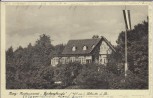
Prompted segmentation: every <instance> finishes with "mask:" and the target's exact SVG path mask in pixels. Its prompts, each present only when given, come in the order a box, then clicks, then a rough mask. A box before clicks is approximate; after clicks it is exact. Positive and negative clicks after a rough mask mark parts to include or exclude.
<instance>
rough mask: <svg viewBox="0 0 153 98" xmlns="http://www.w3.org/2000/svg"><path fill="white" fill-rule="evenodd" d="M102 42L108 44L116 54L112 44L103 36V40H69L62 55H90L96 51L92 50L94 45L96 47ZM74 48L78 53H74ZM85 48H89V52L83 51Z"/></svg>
mask: <svg viewBox="0 0 153 98" xmlns="http://www.w3.org/2000/svg"><path fill="white" fill-rule="evenodd" d="M101 40H104V41H105V42H106V43H107V45H108V46H109V47H110V48H111V49H112V50H113V51H114V52H116V51H115V49H114V47H113V46H112V44H111V43H110V42H109V41H108V40H107V39H106V38H105V37H103V36H102V37H101V38H93V39H79V40H69V41H68V43H67V45H66V46H65V48H64V50H63V52H62V55H71V54H72V55H78V54H89V53H91V52H92V50H93V49H94V48H92V47H93V45H94V46H96V45H97V44H98V43H99V42H100V41H101ZM74 46H75V47H76V51H72V48H73V47H74ZM84 46H87V50H83V47H84Z"/></svg>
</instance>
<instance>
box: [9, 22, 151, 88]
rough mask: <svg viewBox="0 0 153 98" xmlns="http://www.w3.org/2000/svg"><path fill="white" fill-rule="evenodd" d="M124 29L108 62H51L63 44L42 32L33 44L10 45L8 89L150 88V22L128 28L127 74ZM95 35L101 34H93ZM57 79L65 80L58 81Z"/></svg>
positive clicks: (60, 50) (61, 49) (60, 51)
mask: <svg viewBox="0 0 153 98" xmlns="http://www.w3.org/2000/svg"><path fill="white" fill-rule="evenodd" d="M124 35H125V32H124V31H123V32H121V33H120V34H119V36H118V39H117V46H116V47H115V50H116V52H113V53H112V54H111V55H109V58H108V59H109V60H108V61H109V62H108V64H107V66H104V65H100V64H95V63H91V64H80V63H79V62H70V63H68V64H59V65H57V66H56V67H52V66H50V65H51V64H50V60H51V58H52V57H53V56H54V55H60V54H61V53H62V51H63V49H64V47H65V46H64V45H63V44H59V45H56V46H53V45H52V44H51V39H50V37H49V36H47V35H45V34H43V35H41V36H40V38H39V39H38V40H37V41H36V43H35V44H34V45H33V46H32V45H31V43H29V45H28V46H27V47H25V48H23V47H21V46H19V47H18V48H17V49H16V50H13V48H12V47H10V48H9V49H8V50H7V51H6V83H7V85H6V88H8V89H51V88H69V89H79V88H83V89H91V88H93V89H106V88H109V89H146V88H148V23H147V22H145V21H144V22H143V23H141V24H138V25H136V26H135V27H134V29H133V30H130V31H128V32H127V39H128V40H127V45H128V68H129V70H128V72H127V73H128V75H127V77H126V78H125V76H124V63H125V59H124V58H125V55H124V54H125V53H124V51H125V47H124V46H125V38H124V37H125V36H124ZM93 38H98V36H97V35H94V36H93ZM55 81H62V84H60V85H56V84H55V83H54V82H55Z"/></svg>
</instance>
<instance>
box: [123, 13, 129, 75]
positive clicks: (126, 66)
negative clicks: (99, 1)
mask: <svg viewBox="0 0 153 98" xmlns="http://www.w3.org/2000/svg"><path fill="white" fill-rule="evenodd" d="M123 16H124V21H125V65H124V75H125V78H126V76H127V70H128V60H127V31H128V29H131V19H130V10H123Z"/></svg>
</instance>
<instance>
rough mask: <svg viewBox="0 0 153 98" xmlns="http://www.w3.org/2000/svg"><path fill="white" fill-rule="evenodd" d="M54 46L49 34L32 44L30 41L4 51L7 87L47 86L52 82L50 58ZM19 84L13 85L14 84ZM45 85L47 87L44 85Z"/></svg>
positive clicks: (35, 87)
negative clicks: (25, 45)
mask: <svg viewBox="0 0 153 98" xmlns="http://www.w3.org/2000/svg"><path fill="white" fill-rule="evenodd" d="M53 51H54V47H53V46H52V45H51V40H50V37H49V36H46V35H45V34H43V35H41V36H40V39H38V40H37V41H36V43H35V45H34V46H32V45H31V43H30V44H29V45H28V46H27V47H26V48H22V47H21V46H19V47H18V48H17V49H16V50H15V51H13V48H12V47H10V48H9V49H8V50H7V51H6V67H7V68H6V80H7V88H34V89H37V88H48V87H51V86H50V85H52V84H53V81H52V76H53V73H52V72H53V70H52V69H53V68H51V67H49V66H50V58H51V56H52V54H53ZM18 83H19V84H20V85H15V84H18ZM46 86H47V87H46Z"/></svg>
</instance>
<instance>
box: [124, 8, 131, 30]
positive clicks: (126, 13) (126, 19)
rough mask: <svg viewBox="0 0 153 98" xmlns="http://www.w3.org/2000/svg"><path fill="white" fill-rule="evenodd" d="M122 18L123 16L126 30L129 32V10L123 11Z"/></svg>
mask: <svg viewBox="0 0 153 98" xmlns="http://www.w3.org/2000/svg"><path fill="white" fill-rule="evenodd" d="M123 16H124V21H125V27H126V30H131V17H130V10H123Z"/></svg>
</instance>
